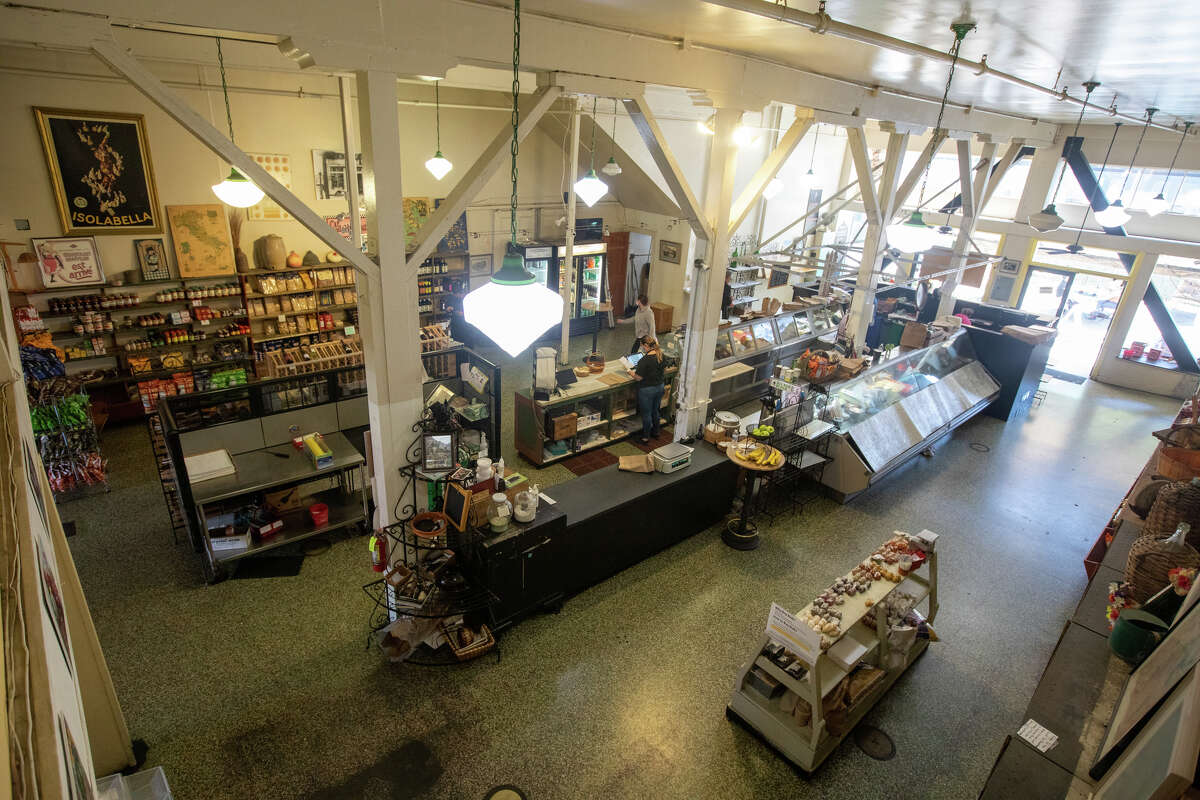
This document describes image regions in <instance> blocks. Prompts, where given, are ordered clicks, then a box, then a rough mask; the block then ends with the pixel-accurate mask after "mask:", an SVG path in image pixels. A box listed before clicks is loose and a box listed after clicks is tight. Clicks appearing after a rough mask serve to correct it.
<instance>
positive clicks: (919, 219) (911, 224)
mask: <svg viewBox="0 0 1200 800" xmlns="http://www.w3.org/2000/svg"><path fill="white" fill-rule="evenodd" d="M974 29H975V23H973V22H967V21H965V20H959V21H956V22H952V23H950V30H952V31H954V44H952V45H951V46H950V56H951V58H950V71H949V74H947V76H946V88H945V89H944V90H943V91H942V104H941V105H940V106H939V107H938V115H937V124H935V125H934V127H933V139H934V140H935V141H936V140H937V139H938V137H940V136H941V135H942V117H943V116H944V115H945V113H946V100H947V98H949V96H950V84H951V83H953V82H954V67H955V66H957V64H958V51H959V49H960V48H961V47H962V41H963V39H965V38H966V37H967V34H968V33H970V32H971V31H973V30H974ZM814 151H815V143H814ZM932 164H933V157H932V156H931V157H930V159H929V163H928V164H926V165H925V174H924V175H922V176H921V195H920V199H919V201H918V204H917V209H916V210H915V211H913V212H912V213H911V214H909V216H908V219H906V220H905V221H904V222H899V223H893V224H891V225H888V226H887V228H886V231H887V242H888V245H889V246H890V247H894V248H896V249H897V250H899V251H901V252H902V253H923V252H925V251H926V250H928V249H929V248H931V247H933V245H934V243H935V242H937V240H938V231H937V228H933V227H931V226H929V225H926V224H925V218H924V217H923V216H921V206H923V205H925V183H926V182H927V181H928V180H929V168H930V166H932Z"/></svg>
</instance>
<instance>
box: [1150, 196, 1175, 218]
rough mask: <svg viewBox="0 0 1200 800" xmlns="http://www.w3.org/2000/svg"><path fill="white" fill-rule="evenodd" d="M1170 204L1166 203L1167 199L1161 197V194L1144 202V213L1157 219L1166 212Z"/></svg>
mask: <svg viewBox="0 0 1200 800" xmlns="http://www.w3.org/2000/svg"><path fill="white" fill-rule="evenodd" d="M1170 205H1171V204H1170V203H1168V202H1167V198H1165V197H1163V193H1162V192H1159V193H1158V194H1156V195H1154V197H1151V198H1150V199H1149V200H1148V201H1146V213H1147V214H1149V215H1150V216H1152V217H1157V216H1158V215H1159V214H1161V213H1162V212H1164V211H1166V210H1167V208H1168V207H1169V206H1170Z"/></svg>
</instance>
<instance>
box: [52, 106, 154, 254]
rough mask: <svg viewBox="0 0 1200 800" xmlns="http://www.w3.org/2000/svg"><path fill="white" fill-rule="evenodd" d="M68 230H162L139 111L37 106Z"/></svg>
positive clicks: (65, 230)
mask: <svg viewBox="0 0 1200 800" xmlns="http://www.w3.org/2000/svg"><path fill="white" fill-rule="evenodd" d="M33 113H34V117H35V118H36V120H37V126H38V133H39V134H41V138H42V149H43V150H44V151H45V153H46V166H47V167H48V168H49V170H50V180H51V183H52V185H53V189H54V201H55V205H56V206H57V207H58V216H59V219H60V220H61V222H62V226H63V233H65V234H67V235H72V234H92V233H133V234H137V233H161V232H162V217H161V213H160V211H159V205H158V192H157V191H156V190H155V188H154V168H153V166H152V165H151V163H150V144H149V141H148V139H147V138H146V123H145V120H144V119H143V118H142V116H141V115H140V114H116V113H107V112H102V111H67V110H64V109H56V108H35V109H34V110H33Z"/></svg>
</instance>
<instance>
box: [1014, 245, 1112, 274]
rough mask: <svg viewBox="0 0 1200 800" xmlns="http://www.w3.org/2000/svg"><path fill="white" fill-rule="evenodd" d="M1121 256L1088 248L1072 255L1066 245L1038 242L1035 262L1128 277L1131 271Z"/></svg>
mask: <svg viewBox="0 0 1200 800" xmlns="http://www.w3.org/2000/svg"><path fill="white" fill-rule="evenodd" d="M1119 256H1120V254H1119V253H1117V252H1116V251H1115V250H1101V249H1100V248H1098V247H1088V248H1085V249H1084V250H1082V251H1080V252H1078V253H1072V252H1070V251H1068V250H1067V246H1066V245H1064V244H1061V243H1059V242H1038V243H1037V250H1036V251H1034V254H1033V261H1034V263H1037V264H1046V265H1048V266H1052V267H1066V268H1068V269H1082V270H1087V271H1088V272H1099V273H1102V274H1104V275H1112V276H1114V277H1118V278H1125V277H1128V275H1129V270H1127V269H1125V264H1124V263H1122V262H1121V259H1120V257H1119Z"/></svg>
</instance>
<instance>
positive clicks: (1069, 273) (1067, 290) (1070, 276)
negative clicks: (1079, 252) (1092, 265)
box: [1016, 264, 1076, 327]
mask: <svg viewBox="0 0 1200 800" xmlns="http://www.w3.org/2000/svg"><path fill="white" fill-rule="evenodd" d="M1035 270H1036V271H1039V272H1052V273H1054V274H1055V275H1065V276H1066V278H1067V285H1066V286H1065V287H1064V288H1063V293H1062V298H1061V299H1060V300H1059V301H1058V311H1057V312H1055V314H1054V319H1055V323H1056V327H1057V321H1058V320H1059V319H1060V318H1061V317H1062V313H1063V307H1064V306H1066V304H1067V298H1068V297H1069V296H1070V295H1071V286H1072V285H1073V284H1074V283H1075V275H1076V272H1075V271H1074V270H1070V269H1060V268H1059V267H1043V266H1040V265H1038V264H1030V265H1029V266H1028V267H1027V268H1026V269H1025V276H1024V278H1023V279H1022V281H1021V292H1020V294H1018V295H1017V304H1016V309H1017V310H1018V311H1020V310H1021V303H1023V302H1025V292H1026V290H1027V289H1029V279H1030V278H1031V277H1032V276H1033V272H1034V271H1035Z"/></svg>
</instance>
